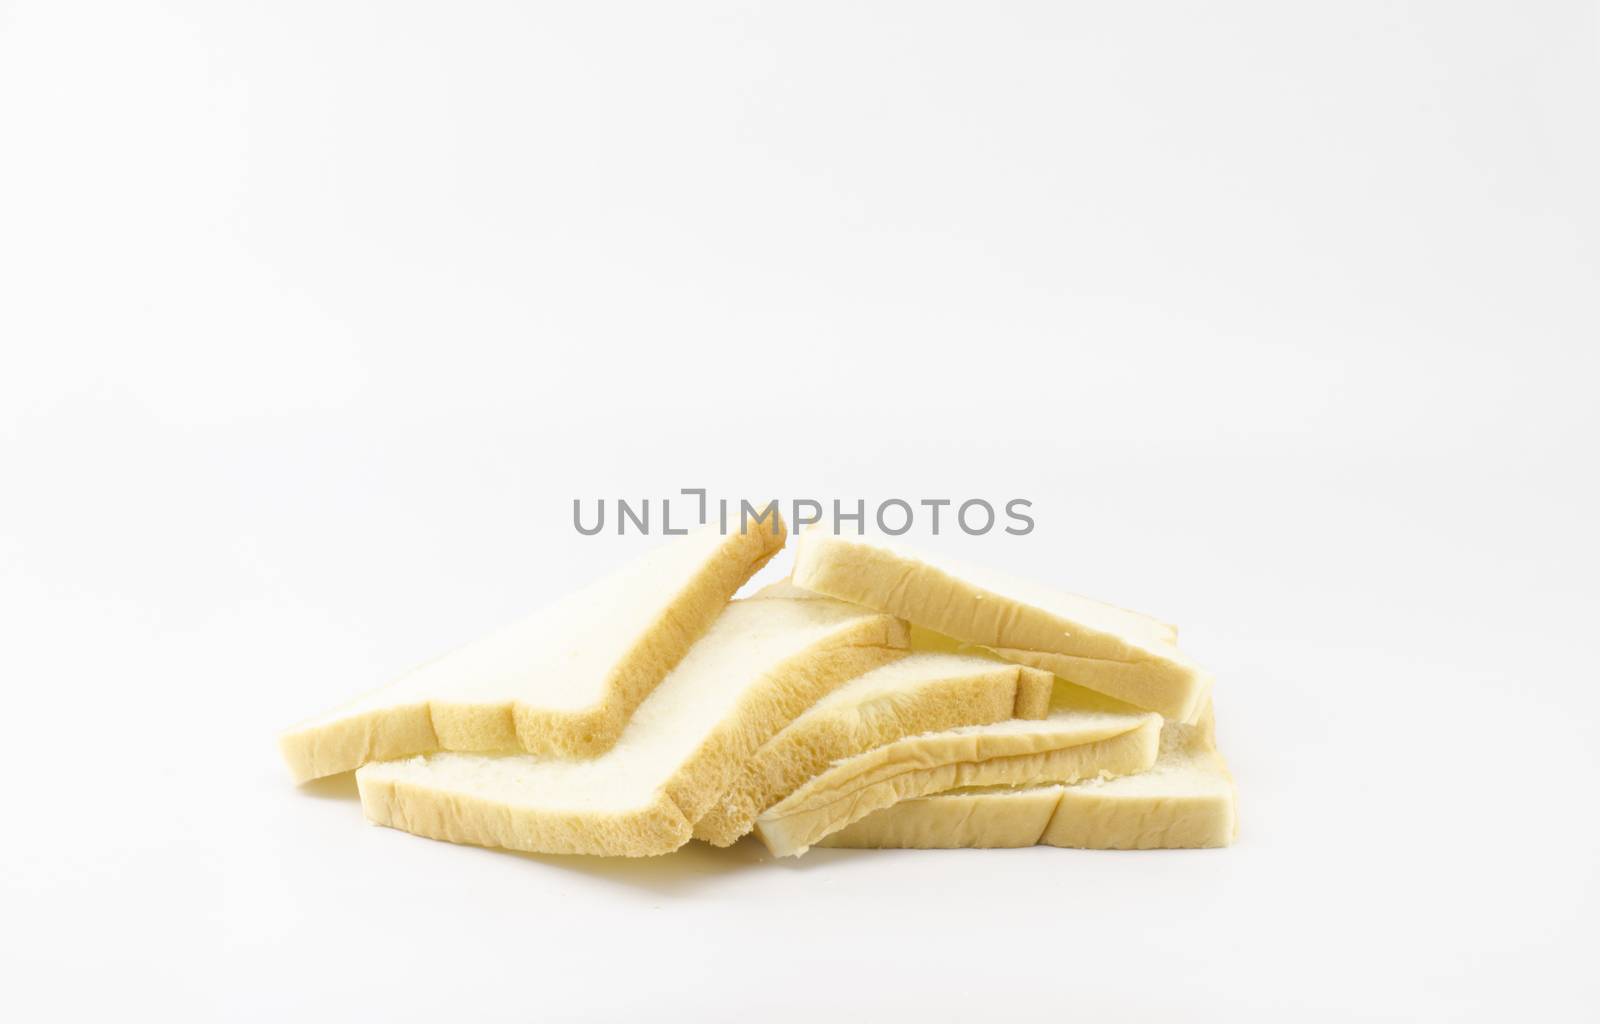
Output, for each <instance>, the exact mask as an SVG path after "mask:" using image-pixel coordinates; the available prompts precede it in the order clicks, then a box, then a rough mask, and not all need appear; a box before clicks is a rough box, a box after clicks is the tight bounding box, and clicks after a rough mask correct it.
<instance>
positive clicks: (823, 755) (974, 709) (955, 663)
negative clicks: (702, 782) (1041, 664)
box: [694, 585, 1054, 846]
mask: <svg viewBox="0 0 1600 1024" xmlns="http://www.w3.org/2000/svg"><path fill="white" fill-rule="evenodd" d="M775 586H777V585H775ZM795 589H796V588H794V587H793V586H792V585H789V586H788V587H787V589H786V590H785V591H784V592H786V593H787V592H793V591H794V590H795ZM802 593H803V594H804V595H805V596H803V597H802V598H801V599H802V600H806V599H812V598H815V596H816V595H813V594H809V592H802ZM757 597H758V598H761V599H768V598H769V597H770V595H769V594H766V593H765V592H763V593H762V594H758V595H757ZM1053 682H1054V680H1053V678H1052V677H1051V675H1050V674H1049V673H1047V672H1040V671H1038V670H1036V669H1030V668H1026V667H1024V666H1021V665H1010V664H1006V663H1004V662H1001V661H997V660H994V659H990V658H979V657H973V656H971V655H962V654H932V653H917V654H911V655H909V656H907V657H906V658H904V659H902V660H900V661H897V662H894V663H892V664H889V665H885V666H884V667H882V668H878V669H874V670H873V671H871V672H868V673H867V674H866V675H864V676H862V677H861V678H859V679H854V680H852V681H850V682H849V683H846V684H845V685H844V686H842V687H840V688H839V689H837V690H835V691H834V692H833V693H831V694H829V695H828V696H826V697H824V698H823V699H822V700H820V701H818V702H817V704H816V705H815V706H814V707H812V708H810V709H809V710H808V711H806V712H805V714H803V715H801V716H800V717H799V718H797V719H795V720H794V721H793V722H791V723H789V725H788V726H786V727H785V728H784V729H783V730H782V731H781V732H779V733H778V734H777V735H776V736H774V737H772V738H771V739H770V740H768V741H767V742H766V743H765V744H763V745H762V747H761V749H760V750H758V751H757V752H756V754H755V756H754V757H752V758H751V759H750V760H749V761H747V762H746V763H745V765H744V766H743V768H742V769H741V770H740V771H739V774H738V777H737V778H735V780H734V782H733V785H732V786H731V787H730V788H729V789H728V790H727V791H726V792H724V793H723V794H722V795H721V796H720V797H718V798H717V801H716V804H715V805H714V806H713V807H712V808H711V809H710V810H709V811H707V812H706V815H705V816H704V817H703V818H701V819H700V820H699V821H697V822H696V823H695V826H694V835H695V838H696V839H703V840H705V841H707V842H709V843H712V844H714V845H716V846H729V845H731V844H733V843H734V842H736V841H738V839H739V838H740V837H741V836H744V835H746V834H748V833H749V832H750V830H751V828H752V827H754V825H755V820H756V816H757V815H759V814H760V813H761V812H762V811H764V810H766V809H767V808H768V807H771V806H772V805H773V804H775V803H777V802H778V801H779V800H781V799H782V798H783V797H785V796H787V795H789V794H790V793H791V792H793V791H794V790H795V789H796V788H797V787H798V786H800V785H801V784H802V783H804V782H805V781H806V780H807V779H809V778H811V777H812V776H813V775H816V774H817V773H819V772H821V771H823V770H824V769H826V768H827V767H828V765H830V764H832V763H833V762H834V761H838V760H841V759H843V758H846V757H851V756H853V755H855V754H860V753H863V752H865V751H867V750H870V749H872V748H874V747H878V746H881V745H883V744H885V743H889V742H892V741H894V740H898V739H902V738H904V737H906V736H912V735H916V734H918V733H925V732H933V731H936V730H942V729H952V728H956V727H957V726H963V725H985V724H989V723H993V722H1000V721H1004V720H1006V719H1010V718H1013V717H1016V718H1039V717H1042V716H1043V714H1044V713H1045V710H1046V707H1047V705H1048V702H1049V695H1050V688H1051V684H1052V683H1053Z"/></svg>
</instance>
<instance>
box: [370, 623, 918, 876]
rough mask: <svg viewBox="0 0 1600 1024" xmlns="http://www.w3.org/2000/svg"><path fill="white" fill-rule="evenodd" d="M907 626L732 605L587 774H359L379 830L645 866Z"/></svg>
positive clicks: (545, 764)
mask: <svg viewBox="0 0 1600 1024" xmlns="http://www.w3.org/2000/svg"><path fill="white" fill-rule="evenodd" d="M905 634H906V631H905V627H904V624H903V623H901V622H900V621H899V620H897V619H895V618H893V617H891V616H888V615H882V614H879V613H875V612H869V611H867V610H865V609H862V608H859V607H854V606H851V605H846V604H842V603H840V602H837V601H827V600H806V601H792V600H782V599H768V600H747V601H735V602H733V603H732V604H730V605H728V606H727V609H726V610H725V611H724V612H723V613H722V615H721V616H720V617H719V618H718V619H717V621H716V622H715V623H714V624H713V625H712V627H711V629H710V630H709V631H708V632H707V633H706V635H705V636H704V637H703V638H702V639H701V640H700V641H699V642H698V643H696V644H695V645H694V646H693V648H691V649H690V651H689V653H688V654H687V655H686V656H685V657H684V659H683V661H682V662H681V663H680V664H679V665H678V667H677V668H676V669H674V670H673V671H672V672H671V673H670V674H668V676H667V677H666V679H664V680H662V682H661V684H660V685H659V686H658V687H656V689H655V691H654V692H652V693H651V694H650V696H649V697H647V698H646V699H645V700H644V702H643V703H642V704H640V705H639V708H638V710H637V711H635V712H634V714H633V717H632V719H631V720H630V721H629V722H628V724H627V726H626V728H624V729H623V731H622V735H621V736H620V737H619V738H618V740H617V742H616V744H615V745H614V746H612V747H611V748H610V749H609V750H607V751H606V752H605V753H603V754H601V755H599V756H598V757H595V758H592V759H590V760H584V761H568V760H559V759H552V758H539V757H533V756H529V755H518V754H508V755H498V756H497V755H488V754H463V753H440V754H433V755H429V756H422V757H414V758H410V759H407V760H401V761H385V762H377V763H373V764H369V765H366V766H365V767H363V768H362V769H361V770H359V771H358V772H356V783H357V786H358V787H359V789H360V791H361V804H362V807H363V808H364V809H365V810H366V813H367V816H368V817H369V818H371V819H372V820H373V821H375V822H377V823H378V824H380V825H389V826H391V827H394V828H399V829H404V830H406V831H409V832H415V833H417V834H418V835H424V836H430V837H432V838H435V839H447V840H450V841H451V842H458V843H476V844H479V845H482V846H498V847H505V848H508V849H514V850H527V851H531V852H538V853H589V854H599V855H606V856H627V857H639V856H652V855H655V854H662V853H670V852H671V851H673V850H675V849H677V848H678V847H680V846H682V845H683V844H684V843H685V842H687V841H688V840H689V838H690V835H691V832H692V828H693V824H694V822H696V821H698V820H699V819H700V818H701V817H702V816H703V815H704V814H705V812H706V811H707V810H709V809H710V808H711V806H712V805H713V804H714V802H715V800H716V798H717V796H718V795H719V794H720V793H722V792H723V791H724V790H725V789H727V788H728V786H729V785H730V784H731V783H732V782H733V779H734V777H735V775H736V774H737V772H738V771H739V769H740V768H741V767H742V766H743V765H744V763H745V762H746V761H747V760H748V759H749V758H750V757H751V756H752V755H754V754H755V752H756V751H757V750H759V749H760V747H761V745H762V744H763V743H765V742H766V741H767V740H768V739H770V738H771V737H772V736H773V735H774V734H775V733H777V732H778V730H780V729H782V728H783V727H784V726H785V725H787V724H788V723H789V722H791V721H793V720H794V719H795V718H796V717H797V716H798V715H799V714H800V713H801V712H803V711H804V710H805V709H806V708H808V707H810V706H811V705H813V704H815V703H816V702H817V701H818V700H820V699H821V698H822V697H824V696H826V695H827V694H828V693H830V692H832V691H833V690H834V689H835V688H837V687H838V686H840V685H841V684H843V683H844V682H846V681H847V680H850V679H853V678H855V677H857V676H860V675H862V674H863V673H865V672H868V671H870V670H872V669H874V668H877V667H878V666H880V665H884V664H887V663H888V662H890V661H893V660H896V659H898V658H900V657H902V656H903V654H904V647H905V643H906V635H905Z"/></svg>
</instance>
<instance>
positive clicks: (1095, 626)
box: [792, 529, 1211, 722]
mask: <svg viewBox="0 0 1600 1024" xmlns="http://www.w3.org/2000/svg"><path fill="white" fill-rule="evenodd" d="M792 579H793V580H794V583H795V584H796V585H798V586H801V587H804V588H806V589H808V590H814V591H816V592H817V593H820V594H825V595H827V596H828V597H834V598H838V599H839V600H841V601H851V602H854V603H855V604H860V605H865V606H866V607H868V608H876V609H878V610H879V611H885V612H889V613H890V614H892V615H898V616H899V617H901V618H902V619H905V620H907V621H908V622H910V623H912V624H913V625H916V626H922V627H924V628H926V629H930V630H934V631H936V632H939V633H943V634H945V635H946V636H950V637H954V638H955V639H957V640H961V641H965V642H967V643H973V644H980V645H982V646H984V647H987V648H989V649H991V650H993V651H994V652H995V653H996V654H998V655H999V656H1001V657H1003V658H1006V659H1008V660H1011V661H1017V662H1020V663H1022V664H1025V665H1030V666H1032V667H1034V668H1042V669H1044V670H1045V671H1048V672H1053V673H1055V674H1056V675H1058V676H1061V677H1062V678H1063V679H1069V680H1071V681H1072V682H1074V683H1077V684H1079V685H1080V686H1086V687H1088V688H1089V689H1092V690H1098V691H1100V692H1101V693H1105V694H1108V695H1110V696H1112V697H1115V698H1117V699H1118V700H1123V701H1126V702H1128V703H1130V704H1133V705H1136V706H1138V707H1141V708H1148V709H1150V710H1152V711H1157V712H1160V713H1161V715H1162V716H1164V717H1166V718H1169V719H1174V720H1177V721H1180V722H1187V721H1192V720H1193V719H1194V716H1195V715H1197V714H1198V713H1199V711H1200V707H1201V705H1202V703H1203V702H1204V699H1205V697H1206V696H1207V694H1209V692H1210V689H1211V674H1210V673H1209V672H1206V671H1205V670H1203V669H1201V668H1200V667H1199V666H1197V665H1195V664H1194V662H1192V661H1190V660H1189V658H1188V657H1187V656H1186V655H1184V654H1183V653H1181V652H1180V651H1179V650H1178V649H1177V647H1176V646H1174V643H1173V641H1174V639H1175V638H1176V633H1175V632H1174V631H1173V630H1172V628H1171V627H1170V626H1167V625H1166V624H1164V623H1161V622H1159V621H1157V620H1155V619H1152V618H1150V617H1148V616H1145V615H1140V614H1139V613H1137V612H1130V611H1127V610H1126V609H1122V608H1117V607H1114V606H1112V605H1108V604H1102V603H1100V602H1098V601H1092V600H1090V599H1089V598H1086V597H1079V596H1077V595H1076V594H1068V593H1065V592H1062V591H1055V590H1051V589H1049V588H1047V587H1042V586H1039V585H1037V584H1034V583H1029V582H1027V581H1025V580H1016V579H1011V578H1009V577H1006V576H1004V575H1002V574H999V573H995V572H992V571H990V570H987V569H979V568H974V567H970V566H965V565H962V564H960V563H957V562H954V561H952V560H950V559H946V558H942V557H936V556H932V555H926V554H920V553H917V552H914V551H911V550H909V549H906V548H902V547H899V546H898V545H889V544H885V543H883V542H881V541H878V540H875V539H867V538H858V537H844V536H840V535H838V534H835V533H827V532H823V531H819V530H816V529H811V530H807V531H805V532H804V533H802V534H801V535H800V537H799V540H798V541H797V548H796V553H795V566H794V573H793V577H792Z"/></svg>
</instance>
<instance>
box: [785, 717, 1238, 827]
mask: <svg viewBox="0 0 1600 1024" xmlns="http://www.w3.org/2000/svg"><path fill="white" fill-rule="evenodd" d="M1238 821H1239V819H1238V811H1237V795H1236V791H1235V788H1234V783H1233V776H1232V775H1230V774H1229V773H1228V766H1227V764H1226V763H1225V762H1224V761H1223V760H1222V755H1220V754H1219V753H1217V750H1216V744H1215V742H1214V740H1213V738H1212V719H1211V716H1210V712H1209V708H1208V709H1207V711H1206V712H1205V713H1204V714H1203V715H1202V716H1201V720H1200V721H1199V722H1198V723H1196V724H1194V725H1183V724H1182V723H1178V722H1168V723H1167V725H1166V726H1165V728H1163V729H1162V731H1161V753H1160V756H1159V757H1158V758H1157V759H1156V763H1155V766H1154V767H1153V768H1151V769H1150V770H1149V771H1147V772H1143V773H1141V774H1138V775H1126V776H1123V777H1122V778H1117V779H1106V780H1099V781H1090V782H1080V783H1078V784H1077V785H1074V786H1030V787H1026V788H1022V789H1011V788H1005V787H1001V788H994V789H972V790H957V791H954V792H948V793H939V794H935V795H933V796H924V797H917V798H914V799H911V800H902V801H901V802H899V803H897V804H893V805H891V806H889V807H885V808H883V809H882V810H880V811H874V812H873V813H872V814H869V815H868V816H866V817H865V818H862V819H861V820H860V821H858V822H856V823H854V824H853V825H850V826H849V827H848V828H844V829H841V830H840V831H838V832H835V833H833V834H832V835H830V836H827V837H825V838H824V839H822V840H820V841H819V842H818V843H817V844H816V845H818V846H833V847H845V848H853V849H900V848H905V849H919V850H935V849H958V848H962V847H978V848H1000V847H1015V846H1033V845H1035V844H1040V843H1042V844H1045V845H1048V846H1064V847H1070V848H1074V849H1082V850H1163V849H1165V850H1172V849H1196V848H1201V847H1215V846H1227V845H1229V844H1230V843H1232V842H1233V840H1234V837H1235V836H1236V835H1237V834H1238V828H1239V825H1238Z"/></svg>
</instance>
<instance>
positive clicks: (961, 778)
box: [755, 682, 1161, 857]
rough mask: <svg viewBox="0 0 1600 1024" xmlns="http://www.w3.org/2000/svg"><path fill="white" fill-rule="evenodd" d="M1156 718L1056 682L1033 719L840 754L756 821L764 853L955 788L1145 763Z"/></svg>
mask: <svg viewBox="0 0 1600 1024" xmlns="http://www.w3.org/2000/svg"><path fill="white" fill-rule="evenodd" d="M1160 731H1161V716H1160V715H1157V714H1153V713H1151V712H1148V711H1139V710H1137V709H1135V708H1131V707H1129V706H1127V705H1124V704H1120V703H1119V702H1117V701H1113V700H1110V699H1108V698H1106V697H1104V696H1102V695H1100V694H1097V693H1094V692H1092V691H1089V690H1085V689H1083V688H1081V687H1077V686H1073V685H1072V684H1070V683H1066V682H1058V683H1057V684H1056V687H1055V692H1054V694H1053V695H1052V699H1051V703H1050V712H1049V714H1048V715H1047V716H1046V717H1045V718H1044V719H1043V720H1042V721H1007V722H997V723H995V724H993V725H977V726H966V727H963V728H959V729H950V730H945V731H942V732H932V733H924V734H922V735H920V736H911V737H907V738H905V739H901V740H896V741H895V742H892V743H887V744H885V745H883V746H880V747H876V748H874V749H872V750H869V751H867V752H865V753H863V754H858V755H856V756H855V757H850V758H846V759H844V760H842V761H839V762H837V763H835V764H834V765H832V766H831V767H829V768H828V769H827V770H825V771H823V772H822V773H820V774H818V775H817V776H815V777H813V778H812V779H810V780H809V781H807V782H806V783H805V784H804V785H802V786H800V787H799V788H797V789H796V790H795V791H794V792H793V793H791V794H790V795H789V796H787V797H785V798H784V799H783V800H781V801H779V802H778V803H777V804H775V805H773V806H772V807H769V808H768V809H767V810H766V811H764V812H763V813H762V814H761V816H760V817H758V818H757V819H756V824H755V832H756V835H757V836H759V837H760V838H761V841H762V842H763V843H765V844H766V846H767V849H769V850H771V851H772V852H773V853H774V854H776V855H778V856H780V857H785V856H799V855H800V854H803V853H805V852H806V850H807V849H808V848H809V847H810V846H812V845H813V844H815V843H817V842H818V841H819V840H821V839H823V838H824V837H825V836H827V835H829V834H831V833H833V832H837V831H838V830H840V829H842V828H844V827H845V826H847V825H849V824H850V823H852V822H854V821H858V820H860V819H862V818H864V817H866V816H867V815H869V814H871V813H872V812H874V811H876V810H879V809H881V808H884V807H888V806H890V805H892V804H895V803H896V802H898V801H901V800H907V799H910V798H912V797H918V796H923V795H926V794H929V793H938V792H942V791H944V790H948V789H955V788H958V787H964V786H989V785H1022V784H1027V783H1034V782H1045V781H1048V782H1077V781H1080V780H1083V779H1093V778H1105V777H1111V776H1118V775H1128V774H1132V773H1134V772H1142V771H1145V770H1147V769H1148V768H1150V766H1151V765H1152V764H1154V763H1155V759H1156V751H1157V747H1158V742H1159V736H1160Z"/></svg>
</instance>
